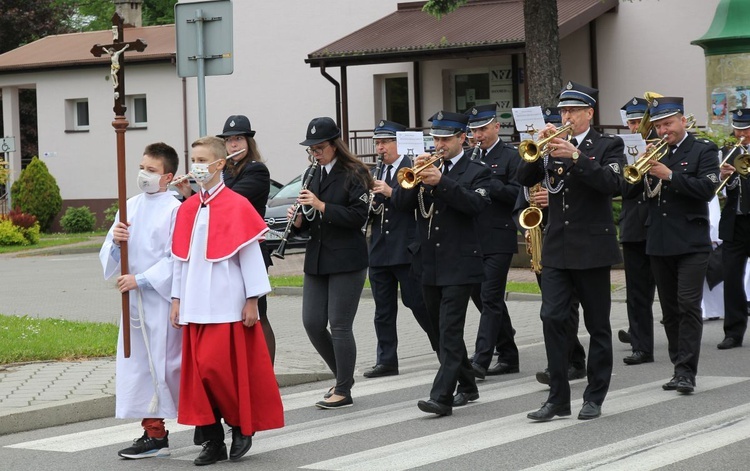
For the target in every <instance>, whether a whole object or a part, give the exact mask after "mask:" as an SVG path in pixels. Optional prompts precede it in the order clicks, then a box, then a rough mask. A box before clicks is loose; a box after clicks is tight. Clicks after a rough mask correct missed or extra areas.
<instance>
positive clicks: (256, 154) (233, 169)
mask: <svg viewBox="0 0 750 471" xmlns="http://www.w3.org/2000/svg"><path fill="white" fill-rule="evenodd" d="M242 137H244V138H245V143H246V144H247V147H246V149H247V153H246V154H245V156H244V157H243V158H242V159H241V160H239V161H237V162H236V163H234V164H233V165H227V171H228V172H229V174H230V175H231V176H233V177H236V176H237V175H238V174H239V173H240V172H241V171H242V169H243V168H244V167H245V165H247V163H248V162H262V161H263V157H262V156H261V155H260V151H259V150H258V144H257V143H256V142H255V139H253V138H252V137H250V136H248V135H246V134H242Z"/></svg>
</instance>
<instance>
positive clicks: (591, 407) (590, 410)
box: [578, 401, 602, 420]
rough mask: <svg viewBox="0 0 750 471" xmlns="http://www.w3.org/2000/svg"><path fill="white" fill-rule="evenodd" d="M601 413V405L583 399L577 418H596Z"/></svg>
mask: <svg viewBox="0 0 750 471" xmlns="http://www.w3.org/2000/svg"><path fill="white" fill-rule="evenodd" d="M601 415H602V406H600V405H598V404H594V403H593V402H591V401H585V402H584V403H583V407H581V412H579V413H578V420H591V419H596V418H597V417H600V416H601Z"/></svg>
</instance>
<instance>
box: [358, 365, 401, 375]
mask: <svg viewBox="0 0 750 471" xmlns="http://www.w3.org/2000/svg"><path fill="white" fill-rule="evenodd" d="M397 374H398V367H397V366H388V365H375V366H373V367H372V369H371V370H367V371H365V372H364V373H363V374H362V376H364V377H365V378H380V377H381V376H395V375H397Z"/></svg>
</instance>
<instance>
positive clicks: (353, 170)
mask: <svg viewBox="0 0 750 471" xmlns="http://www.w3.org/2000/svg"><path fill="white" fill-rule="evenodd" d="M328 142H330V143H331V145H332V146H333V147H335V148H336V151H335V155H336V159H337V160H338V162H340V163H341V166H342V167H344V170H345V171H346V174H347V176H346V182H347V184H348V183H350V182H351V181H357V182H359V183H361V184H362V186H364V187H365V188H366V189H368V190H369V189H370V188H372V185H373V183H374V182H373V180H372V175H370V170H369V169H368V168H367V165H365V164H364V163H362V161H361V160H359V159H358V158H357V156H356V155H354V154H353V153H352V151H350V150H349V146H347V145H346V143H345V142H344V141H343V139H341V138H340V137H337V138H336V139H332V140H330V141H328Z"/></svg>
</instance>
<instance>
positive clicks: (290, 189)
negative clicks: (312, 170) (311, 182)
mask: <svg viewBox="0 0 750 471" xmlns="http://www.w3.org/2000/svg"><path fill="white" fill-rule="evenodd" d="M300 189H302V175H300V176H299V177H297V178H295V179H294V180H292V181H290V182H289V183H287V184H286V185H284V187H283V188H282V189H280V190H279V192H278V193H276V196H274V198H296V197H297V196H298V195H299V192H300Z"/></svg>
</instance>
